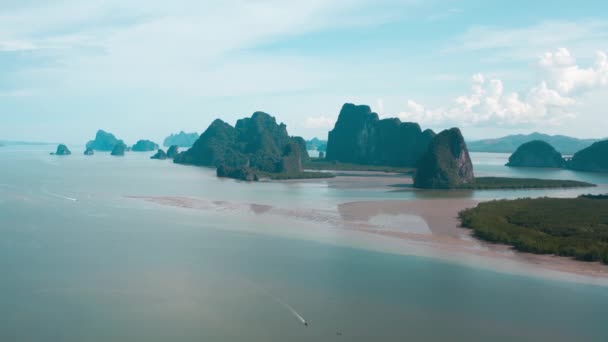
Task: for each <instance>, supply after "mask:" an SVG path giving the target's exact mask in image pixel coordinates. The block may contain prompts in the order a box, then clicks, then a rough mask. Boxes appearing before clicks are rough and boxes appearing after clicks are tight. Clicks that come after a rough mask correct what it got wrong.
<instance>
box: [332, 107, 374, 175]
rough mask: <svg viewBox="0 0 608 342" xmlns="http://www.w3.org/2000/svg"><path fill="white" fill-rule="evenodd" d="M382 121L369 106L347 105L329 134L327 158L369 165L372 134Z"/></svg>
mask: <svg viewBox="0 0 608 342" xmlns="http://www.w3.org/2000/svg"><path fill="white" fill-rule="evenodd" d="M379 120H380V119H379V118H378V114H376V113H372V110H371V109H370V107H369V106H365V105H361V106H355V105H354V104H352V103H346V104H344V105H343V106H342V109H341V110H340V115H339V116H338V121H336V124H335V126H334V129H333V130H331V131H330V132H329V139H328V141H327V153H326V158H327V159H329V160H336V161H341V162H347V163H362V164H364V163H369V162H370V157H369V150H368V147H369V146H371V145H372V144H371V141H372V139H371V133H372V131H373V130H374V126H375V125H376V123H377V122H378V121H379Z"/></svg>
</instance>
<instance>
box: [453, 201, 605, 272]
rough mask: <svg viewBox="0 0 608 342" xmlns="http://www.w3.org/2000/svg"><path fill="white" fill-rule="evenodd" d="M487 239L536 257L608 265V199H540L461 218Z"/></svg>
mask: <svg viewBox="0 0 608 342" xmlns="http://www.w3.org/2000/svg"><path fill="white" fill-rule="evenodd" d="M460 220H461V222H462V225H463V226H464V227H467V228H471V229H473V232H474V235H475V236H476V237H478V238H480V239H482V240H486V241H490V242H496V243H502V244H507V245H511V246H513V247H514V248H515V249H516V250H518V251H522V252H530V253H535V254H555V255H560V256H567V257H573V258H575V259H578V260H584V261H601V262H603V263H605V264H608V199H607V198H605V197H602V196H600V197H599V198H590V197H588V196H581V197H579V198H572V199H558V198H538V199H517V200H501V201H492V202H484V203H480V204H479V205H478V206H477V207H476V208H472V209H467V210H464V211H462V212H461V213H460Z"/></svg>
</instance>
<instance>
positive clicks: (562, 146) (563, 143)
mask: <svg viewBox="0 0 608 342" xmlns="http://www.w3.org/2000/svg"><path fill="white" fill-rule="evenodd" d="M533 140H542V141H545V142H547V143H549V144H551V145H552V146H553V147H555V149H556V150H558V151H559V152H561V153H562V154H566V155H568V154H574V153H576V152H578V151H580V150H582V149H584V148H587V147H589V146H591V145H592V144H593V143H595V142H598V141H601V140H603V139H578V138H573V137H568V136H565V135H548V134H542V133H532V134H527V135H526V134H517V135H508V136H506V137H502V138H497V139H485V140H477V141H470V142H468V143H467V145H468V147H469V151H471V152H494V153H513V152H515V150H517V148H518V147H519V146H521V145H522V144H525V143H527V142H530V141H533Z"/></svg>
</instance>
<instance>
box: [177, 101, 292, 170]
mask: <svg viewBox="0 0 608 342" xmlns="http://www.w3.org/2000/svg"><path fill="white" fill-rule="evenodd" d="M291 143H293V145H294V146H295V147H293V149H297V150H298V153H299V154H298V155H299V156H300V158H302V154H303V153H302V152H301V151H300V147H299V144H298V143H296V142H294V140H293V139H292V138H290V137H289V135H288V134H287V128H286V126H285V125H284V124H277V122H276V119H275V118H274V117H272V116H270V115H268V114H266V113H263V112H256V113H254V114H253V115H252V116H251V117H250V118H244V119H241V120H238V121H237V123H236V125H235V127H232V126H230V125H229V124H227V123H225V122H223V121H222V120H219V119H217V120H215V121H214V122H213V123H212V124H211V125H210V126H209V128H207V130H206V131H205V132H204V133H203V134H201V136H200V138H199V139H198V140H197V142H196V143H195V144H194V146H192V148H191V149H189V150H187V151H186V152H183V153H180V154H179V155H178V156H177V157H176V158H175V162H176V163H181V164H192V165H199V166H215V167H219V166H222V170H218V172H219V173H218V174H221V175H222V176H223V177H229V176H230V175H235V174H236V171H234V170H238V169H241V168H245V169H247V170H253V171H255V170H258V171H263V172H271V173H279V172H284V171H283V169H284V160H283V159H284V157H285V149H286V146H287V145H290V144H291ZM290 156H291V155H290ZM299 168H300V171H301V160H300V163H299ZM288 169H289V170H292V169H293V168H292V164H290V166H289V167H288ZM220 171H221V172H220ZM239 172H240V171H239ZM290 172H291V171H290ZM245 173H247V172H245Z"/></svg>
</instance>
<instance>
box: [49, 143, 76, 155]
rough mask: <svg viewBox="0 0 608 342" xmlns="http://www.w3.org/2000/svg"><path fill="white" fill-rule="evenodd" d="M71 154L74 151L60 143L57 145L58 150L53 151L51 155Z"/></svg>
mask: <svg viewBox="0 0 608 342" xmlns="http://www.w3.org/2000/svg"><path fill="white" fill-rule="evenodd" d="M70 154H72V152H71V151H70V149H69V148H68V147H67V146H66V145H64V144H59V145H58V146H57V150H56V151H55V152H51V155H55V156H69V155H70Z"/></svg>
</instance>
